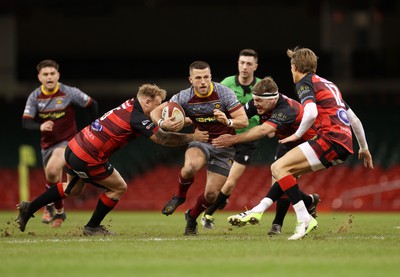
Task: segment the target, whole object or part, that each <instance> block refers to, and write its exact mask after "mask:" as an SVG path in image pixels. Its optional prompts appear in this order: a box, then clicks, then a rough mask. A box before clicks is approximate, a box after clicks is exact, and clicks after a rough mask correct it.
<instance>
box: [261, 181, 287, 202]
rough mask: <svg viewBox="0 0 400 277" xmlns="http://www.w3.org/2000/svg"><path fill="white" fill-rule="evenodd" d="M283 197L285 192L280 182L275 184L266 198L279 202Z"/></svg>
mask: <svg viewBox="0 0 400 277" xmlns="http://www.w3.org/2000/svg"><path fill="white" fill-rule="evenodd" d="M282 195H283V190H282V188H281V186H280V185H279V184H278V182H275V183H274V184H273V185H272V187H271V189H270V190H269V191H268V193H267V195H266V196H265V197H268V198H270V199H272V201H274V202H275V201H277V200H278V199H279V198H280V197H281V196H282Z"/></svg>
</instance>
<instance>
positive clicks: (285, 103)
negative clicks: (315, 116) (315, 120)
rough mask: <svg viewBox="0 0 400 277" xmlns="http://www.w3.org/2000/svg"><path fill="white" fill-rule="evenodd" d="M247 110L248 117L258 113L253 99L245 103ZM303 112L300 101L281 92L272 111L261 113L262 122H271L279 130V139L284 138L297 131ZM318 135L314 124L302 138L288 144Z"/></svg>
mask: <svg viewBox="0 0 400 277" xmlns="http://www.w3.org/2000/svg"><path fill="white" fill-rule="evenodd" d="M245 111H246V114H247V117H248V118H251V117H252V116H254V115H256V114H258V113H257V109H256V107H255V105H254V100H253V99H252V100H250V101H249V102H248V103H247V104H246V105H245ZM303 112H304V108H303V106H302V105H301V104H300V103H299V102H297V101H296V100H293V99H291V98H289V97H287V96H286V95H284V94H281V93H279V98H278V101H277V102H276V105H275V108H274V109H273V110H272V111H271V112H268V113H265V114H259V116H260V124H270V125H271V126H272V127H274V128H275V129H276V130H277V131H276V133H275V135H276V136H277V137H278V138H279V139H284V138H286V137H288V136H290V135H292V134H293V133H295V132H296V131H297V129H298V128H299V125H300V122H301V118H302V117H303ZM316 135H317V132H316V128H315V126H312V127H311V128H310V129H308V130H307V132H306V133H305V134H304V135H303V136H302V137H301V139H300V140H297V141H295V142H289V143H286V144H287V145H288V146H293V147H294V146H296V145H299V144H300V143H302V142H304V141H307V140H309V139H311V138H313V137H314V136H316Z"/></svg>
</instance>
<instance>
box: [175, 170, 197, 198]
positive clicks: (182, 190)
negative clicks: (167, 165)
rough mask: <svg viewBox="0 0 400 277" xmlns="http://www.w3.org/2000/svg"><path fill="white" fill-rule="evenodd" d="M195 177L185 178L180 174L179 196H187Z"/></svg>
mask: <svg viewBox="0 0 400 277" xmlns="http://www.w3.org/2000/svg"><path fill="white" fill-rule="evenodd" d="M193 181H194V177H192V178H188V179H185V178H183V177H182V175H181V174H180V175H179V188H178V194H177V196H178V197H186V194H187V192H188V190H189V188H190V186H191V185H192V184H193Z"/></svg>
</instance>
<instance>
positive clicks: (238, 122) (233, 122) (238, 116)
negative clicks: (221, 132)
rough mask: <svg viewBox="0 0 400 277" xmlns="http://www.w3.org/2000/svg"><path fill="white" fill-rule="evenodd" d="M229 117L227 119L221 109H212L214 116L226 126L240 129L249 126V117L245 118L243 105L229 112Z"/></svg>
mask: <svg viewBox="0 0 400 277" xmlns="http://www.w3.org/2000/svg"><path fill="white" fill-rule="evenodd" d="M229 114H230V116H231V118H230V119H228V118H227V117H226V114H225V113H224V112H222V111H221V110H218V109H215V110H214V116H215V118H216V119H217V120H218V121H219V122H221V123H222V124H225V125H226V126H228V127H231V128H234V129H242V128H246V127H247V126H249V119H248V118H247V115H246V112H245V110H244V108H243V107H240V109H237V110H235V111H233V112H230V113H229Z"/></svg>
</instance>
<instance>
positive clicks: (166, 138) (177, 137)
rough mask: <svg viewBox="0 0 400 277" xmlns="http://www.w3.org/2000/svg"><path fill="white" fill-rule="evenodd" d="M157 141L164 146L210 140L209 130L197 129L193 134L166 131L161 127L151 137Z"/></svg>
mask: <svg viewBox="0 0 400 277" xmlns="http://www.w3.org/2000/svg"><path fill="white" fill-rule="evenodd" d="M150 139H151V140H152V141H154V142H155V143H158V144H161V145H164V146H180V145H185V144H188V143H189V142H191V141H194V140H197V141H202V142H207V141H208V132H207V131H199V130H197V129H196V130H195V131H194V133H193V134H184V133H173V132H165V131H163V130H162V129H161V128H159V129H158V130H157V132H156V133H155V134H154V135H152V136H151V137H150Z"/></svg>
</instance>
